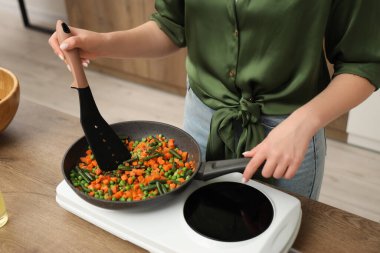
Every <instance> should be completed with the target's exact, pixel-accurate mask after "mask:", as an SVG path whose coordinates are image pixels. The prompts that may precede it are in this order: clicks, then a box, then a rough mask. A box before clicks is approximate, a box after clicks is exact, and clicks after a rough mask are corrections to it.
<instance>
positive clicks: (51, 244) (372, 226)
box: [0, 99, 380, 253]
mask: <svg viewBox="0 0 380 253" xmlns="http://www.w3.org/2000/svg"><path fill="white" fill-rule="evenodd" d="M82 135H83V133H82V129H81V126H80V123H79V119H78V118H76V117H73V116H70V115H67V114H64V113H61V112H58V111H55V110H52V109H50V108H47V107H44V106H41V105H38V104H35V103H33V102H30V101H28V100H25V99H23V100H22V101H21V104H20V108H19V111H18V113H17V114H16V117H15V119H14V121H13V122H12V123H11V125H10V126H9V127H8V129H7V130H6V131H5V132H3V133H2V134H1V135H0V190H1V191H2V192H3V195H4V198H5V202H6V206H7V210H8V215H9V221H8V223H7V224H6V225H5V226H4V227H3V228H0V252H4V253H8V252H57V251H58V252H146V251H145V250H143V249H141V248H139V247H138V246H135V245H133V244H131V243H129V242H127V241H124V240H121V239H119V238H118V237H116V236H113V235H111V234H109V233H107V232H105V231H104V230H102V229H100V228H98V227H96V226H94V225H92V224H90V223H88V222H86V221H84V220H82V219H80V218H78V217H77V216H75V215H73V214H71V213H69V212H67V211H66V210H64V209H62V208H61V207H60V206H59V205H58V204H57V203H56V201H55V188H56V187H57V185H58V184H59V183H60V182H61V181H62V180H63V176H62V174H61V161H62V158H63V154H64V153H65V151H66V150H67V149H68V147H69V146H70V145H71V144H72V143H73V142H74V141H75V140H77V139H78V138H79V137H80V136H82ZM300 200H301V203H302V211H303V215H302V224H301V228H300V231H299V234H298V237H297V239H296V242H295V243H294V245H293V248H295V249H296V250H299V251H301V252H379V249H380V224H379V223H376V222H373V221H370V220H368V219H365V218H362V217H359V216H357V215H354V214H350V213H348V212H345V211H342V210H340V209H336V208H333V207H331V206H328V205H325V204H322V203H319V202H316V201H312V200H308V199H305V198H302V197H301V198H300Z"/></svg>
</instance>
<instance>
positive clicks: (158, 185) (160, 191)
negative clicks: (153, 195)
mask: <svg viewBox="0 0 380 253" xmlns="http://www.w3.org/2000/svg"><path fill="white" fill-rule="evenodd" d="M156 186H157V190H158V193H159V194H160V195H163V194H164V192H163V191H162V189H161V184H160V183H159V182H156Z"/></svg>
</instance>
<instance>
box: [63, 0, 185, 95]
mask: <svg viewBox="0 0 380 253" xmlns="http://www.w3.org/2000/svg"><path fill="white" fill-rule="evenodd" d="M66 8H67V13H68V17H69V22H70V25H72V26H76V27H80V28H84V29H88V30H92V31H97V32H110V31H119V30H126V29H130V28H134V27H136V26H138V25H141V24H143V23H145V22H146V21H148V20H149V16H150V15H151V14H152V13H153V12H154V1H151V0H139V1H136V0H122V1H120V0H108V1H102V0H82V1H75V0H66ZM83 13H86V15H83ZM185 57H186V50H185V49H182V50H180V51H179V52H177V53H175V54H173V55H170V56H167V57H164V58H159V59H128V60H119V59H96V60H94V61H93V62H92V63H91V65H90V67H91V68H93V69H96V70H100V71H102V72H103V73H107V74H111V75H114V76H117V77H120V78H124V79H126V80H129V81H132V82H138V83H142V84H146V85H149V86H153V87H155V88H160V89H162V90H165V91H170V92H173V93H175V94H180V95H184V94H185V91H186V88H185V87H186V85H185V82H186V70H185Z"/></svg>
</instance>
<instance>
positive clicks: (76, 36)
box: [49, 27, 106, 67]
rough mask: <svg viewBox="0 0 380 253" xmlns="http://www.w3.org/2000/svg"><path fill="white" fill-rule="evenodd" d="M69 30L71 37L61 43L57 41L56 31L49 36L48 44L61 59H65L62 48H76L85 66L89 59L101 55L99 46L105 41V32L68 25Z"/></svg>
mask: <svg viewBox="0 0 380 253" xmlns="http://www.w3.org/2000/svg"><path fill="white" fill-rule="evenodd" d="M70 31H71V34H72V37H70V38H68V39H66V40H64V41H63V42H62V43H61V44H60V43H59V42H58V37H57V33H56V32H54V33H53V35H52V36H51V37H50V38H49V44H50V46H51V47H52V49H53V51H54V53H55V54H56V55H57V56H58V57H59V58H60V59H61V60H65V58H64V54H63V52H62V50H71V49H74V48H78V50H79V56H80V58H81V59H82V64H83V65H84V66H85V67H87V65H88V64H89V63H90V60H92V59H95V58H97V57H99V56H101V55H102V52H101V46H102V44H104V43H105V40H106V38H105V34H103V33H97V32H92V31H88V30H84V29H79V28H75V27H70Z"/></svg>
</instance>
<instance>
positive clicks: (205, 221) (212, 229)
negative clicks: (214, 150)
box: [184, 182, 274, 242]
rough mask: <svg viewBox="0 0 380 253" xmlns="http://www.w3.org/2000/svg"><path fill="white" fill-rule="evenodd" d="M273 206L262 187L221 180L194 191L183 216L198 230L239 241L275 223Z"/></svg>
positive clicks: (225, 240) (226, 239)
mask: <svg viewBox="0 0 380 253" xmlns="http://www.w3.org/2000/svg"><path fill="white" fill-rule="evenodd" d="M273 213H274V211H273V206H272V204H271V202H270V201H269V199H268V198H267V197H266V196H265V195H264V194H263V193H262V192H260V191H259V190H257V189H255V188H253V187H251V186H249V185H246V184H241V183H235V182H218V183H212V184H208V185H206V186H204V187H201V188H199V189H197V190H196V191H194V192H193V193H192V194H191V195H190V196H189V197H188V199H187V200H186V202H185V206H184V216H185V220H186V222H187V224H188V225H189V226H190V227H191V228H192V229H193V230H194V231H196V232H197V233H199V234H201V235H203V236H205V237H207V238H210V239H213V240H217V241H224V242H238V241H244V240H248V239H251V238H254V237H256V236H258V235H260V234H261V233H263V232H264V231H265V230H266V229H267V228H268V227H269V226H270V224H271V223H272V220H273Z"/></svg>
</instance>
